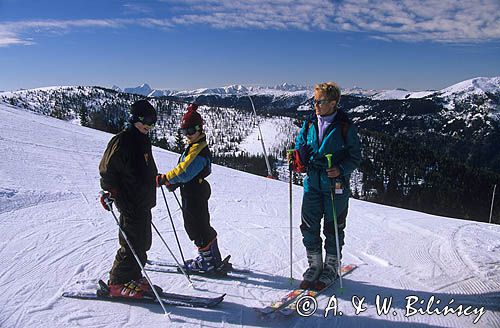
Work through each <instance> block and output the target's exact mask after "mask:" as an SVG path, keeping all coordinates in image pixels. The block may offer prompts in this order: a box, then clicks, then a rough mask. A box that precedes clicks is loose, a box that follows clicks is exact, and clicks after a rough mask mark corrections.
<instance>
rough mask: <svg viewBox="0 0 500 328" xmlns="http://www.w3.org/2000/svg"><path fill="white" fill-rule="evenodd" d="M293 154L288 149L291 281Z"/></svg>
mask: <svg viewBox="0 0 500 328" xmlns="http://www.w3.org/2000/svg"><path fill="white" fill-rule="evenodd" d="M292 154H293V150H288V151H287V155H288V170H289V171H290V182H289V186H290V187H289V189H290V190H289V194H290V195H289V197H290V283H291V284H292V283H293V270H292V263H293V257H292V246H293V243H292V236H293V233H292V225H293V220H292V219H293V207H292V196H293V195H292V186H293V181H292V179H293V171H292Z"/></svg>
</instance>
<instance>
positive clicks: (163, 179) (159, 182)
mask: <svg viewBox="0 0 500 328" xmlns="http://www.w3.org/2000/svg"><path fill="white" fill-rule="evenodd" d="M167 183H168V180H167V175H166V174H157V175H156V188H160V187H161V186H163V185H166V184H167Z"/></svg>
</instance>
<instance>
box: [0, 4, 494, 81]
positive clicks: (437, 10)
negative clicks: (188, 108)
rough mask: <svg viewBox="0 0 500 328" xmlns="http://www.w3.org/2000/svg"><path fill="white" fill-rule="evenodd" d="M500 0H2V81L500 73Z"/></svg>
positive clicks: (443, 77)
mask: <svg viewBox="0 0 500 328" xmlns="http://www.w3.org/2000/svg"><path fill="white" fill-rule="evenodd" d="M499 13H500V1H498V0H472V1H465V2H464V1H455V0H398V1H372V0H345V1H318V0H315V1H310V0H297V1H286V0H275V1H265V0H246V1H236V0H233V1H231V0H207V1H199V0H184V1H175V0H150V1H118V0H114V1H106V0H101V1H98V0H85V1H82V0H71V1H67V0H66V1H61V0H51V1H47V0H38V1H36V0H33V1H25V0H19V1H18V0H0V90H16V89H19V88H34V87H43V86H51V85H100V86H108V87H111V86H113V85H118V86H120V87H132V86H137V85H140V84H142V83H148V84H149V85H150V86H151V87H153V88H164V89H177V90H181V89H195V88H201V87H216V86H223V85H228V84H246V85H255V84H259V85H275V84H279V83H283V82H287V83H293V84H301V85H312V84H314V83H317V82H323V81H336V82H337V83H339V84H340V85H341V86H342V87H353V86H359V87H363V88H367V89H391V88H397V87H400V88H406V89H409V90H423V89H440V88H443V87H446V86H449V85H452V84H454V83H457V82H460V81H463V80H466V79H469V78H473V77H477V76H499V75H500V14H499Z"/></svg>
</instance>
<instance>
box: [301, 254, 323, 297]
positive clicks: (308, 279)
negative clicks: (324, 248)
mask: <svg viewBox="0 0 500 328" xmlns="http://www.w3.org/2000/svg"><path fill="white" fill-rule="evenodd" d="M307 262H308V263H309V268H307V270H306V272H304V274H303V277H304V279H303V280H302V282H301V283H300V288H302V289H310V288H311V287H313V286H314V283H315V281H316V279H318V277H319V275H320V274H321V269H322V266H323V255H322V254H321V251H320V252H319V253H317V252H310V251H307Z"/></svg>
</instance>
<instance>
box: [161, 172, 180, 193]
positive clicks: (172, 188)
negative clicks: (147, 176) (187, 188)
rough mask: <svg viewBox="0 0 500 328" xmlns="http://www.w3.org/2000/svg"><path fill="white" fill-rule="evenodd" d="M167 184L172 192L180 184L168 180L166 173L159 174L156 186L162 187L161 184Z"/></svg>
mask: <svg viewBox="0 0 500 328" xmlns="http://www.w3.org/2000/svg"><path fill="white" fill-rule="evenodd" d="M163 185H165V187H167V189H168V191H170V192H172V191H174V190H175V189H177V187H179V185H178V184H171V183H170V181H168V180H167V176H166V175H165V174H158V175H157V176H156V187H157V188H160V187H161V186H163Z"/></svg>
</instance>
